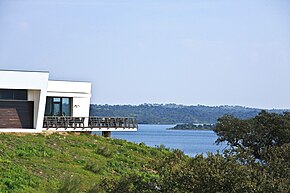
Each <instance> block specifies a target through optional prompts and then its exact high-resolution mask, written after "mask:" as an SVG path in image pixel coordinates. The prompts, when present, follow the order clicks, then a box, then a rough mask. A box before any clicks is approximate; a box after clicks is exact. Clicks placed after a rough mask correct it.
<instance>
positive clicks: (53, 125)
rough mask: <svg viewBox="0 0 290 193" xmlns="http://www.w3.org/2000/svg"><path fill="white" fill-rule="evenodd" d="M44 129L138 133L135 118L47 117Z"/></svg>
mask: <svg viewBox="0 0 290 193" xmlns="http://www.w3.org/2000/svg"><path fill="white" fill-rule="evenodd" d="M43 129H46V130H56V131H137V129H138V125H137V122H136V118H134V117H71V116H45V117H44V121H43Z"/></svg>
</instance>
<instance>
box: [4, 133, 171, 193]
mask: <svg viewBox="0 0 290 193" xmlns="http://www.w3.org/2000/svg"><path fill="white" fill-rule="evenodd" d="M168 153H169V151H168V150H167V149H165V148H151V147H147V146H145V145H144V144H143V143H141V144H134V143H130V142H127V141H124V140H120V139H109V138H103V137H100V136H96V135H87V134H77V133H70V134H67V133H65V134H59V133H54V134H50V135H46V134H25V135H24V134H0V192H17V193H18V192H86V191H88V190H89V189H91V188H92V186H93V185H94V184H98V183H99V182H100V181H101V179H102V178H104V177H106V178H108V177H109V178H110V177H111V178H120V177H121V176H124V175H126V174H128V173H132V172H138V173H140V175H144V176H150V175H154V171H152V170H153V169H152V168H154V166H153V165H150V164H151V161H152V160H156V159H158V158H160V157H162V156H164V155H166V154H168ZM70 183H71V184H70ZM76 187H77V188H76ZM66 188H68V189H66Z"/></svg>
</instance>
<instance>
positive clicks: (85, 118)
mask: <svg viewBox="0 0 290 193" xmlns="http://www.w3.org/2000/svg"><path fill="white" fill-rule="evenodd" d="M90 99H91V83H90V82H76V81H56V80H49V72H45V71H42V72H40V71H12V70H0V132H42V131H43V130H56V131H109V132H110V131H136V130H137V124H136V122H135V119H134V118H126V117H122V118H120V117H90V116H89V110H90Z"/></svg>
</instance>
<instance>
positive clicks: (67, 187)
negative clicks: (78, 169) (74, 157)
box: [57, 176, 81, 193]
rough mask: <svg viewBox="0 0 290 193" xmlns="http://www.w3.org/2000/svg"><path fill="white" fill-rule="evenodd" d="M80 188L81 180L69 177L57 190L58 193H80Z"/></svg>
mask: <svg viewBox="0 0 290 193" xmlns="http://www.w3.org/2000/svg"><path fill="white" fill-rule="evenodd" d="M80 188H81V180H80V179H79V178H77V177H74V176H67V177H65V179H64V181H63V183H62V184H61V186H60V187H59V189H58V190H57V193H79V192H80Z"/></svg>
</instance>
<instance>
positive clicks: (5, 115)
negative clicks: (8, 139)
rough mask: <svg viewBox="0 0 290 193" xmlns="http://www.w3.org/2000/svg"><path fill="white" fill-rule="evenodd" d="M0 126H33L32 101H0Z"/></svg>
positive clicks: (29, 127) (30, 127) (28, 127)
mask: <svg viewBox="0 0 290 193" xmlns="http://www.w3.org/2000/svg"><path fill="white" fill-rule="evenodd" d="M0 128H27V129H32V128H33V102H32V101H0Z"/></svg>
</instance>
